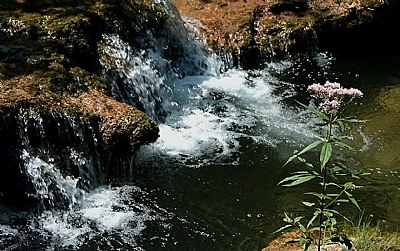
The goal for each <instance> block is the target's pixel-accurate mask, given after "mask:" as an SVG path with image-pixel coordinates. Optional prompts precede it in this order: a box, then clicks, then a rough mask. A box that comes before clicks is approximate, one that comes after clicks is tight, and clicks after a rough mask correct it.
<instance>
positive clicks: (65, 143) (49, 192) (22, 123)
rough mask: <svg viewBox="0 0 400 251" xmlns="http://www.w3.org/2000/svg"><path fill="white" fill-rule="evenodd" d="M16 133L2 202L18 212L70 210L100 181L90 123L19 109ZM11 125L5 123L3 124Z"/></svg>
mask: <svg viewBox="0 0 400 251" xmlns="http://www.w3.org/2000/svg"><path fill="white" fill-rule="evenodd" d="M14 116H15V117H14V118H10V120H14V122H12V123H15V125H16V127H15V128H10V130H12V129H13V130H15V132H10V134H13V135H17V139H16V141H14V142H9V143H10V145H9V147H10V148H12V149H15V151H18V152H19V153H20V154H19V156H18V159H16V160H13V159H10V158H11V156H3V157H4V159H6V160H9V161H11V162H12V163H14V165H15V166H10V167H7V168H6V169H5V170H4V172H5V173H4V176H3V177H7V179H8V180H4V183H5V184H8V185H5V188H4V189H7V186H9V187H14V188H15V190H14V191H13V193H10V192H9V191H6V190H5V191H1V192H2V194H3V198H2V200H4V202H5V203H6V204H11V205H14V206H17V207H20V208H21V209H28V208H34V209H35V210H38V211H42V210H44V209H51V208H70V207H71V206H73V205H74V203H75V202H76V200H77V199H78V198H79V197H81V195H82V193H84V191H87V190H89V189H91V188H93V187H96V186H98V184H99V182H101V173H102V172H101V170H100V169H101V165H100V158H99V154H100V152H99V150H100V149H98V146H97V141H98V132H97V131H96V129H95V128H94V127H92V125H91V122H90V121H89V120H88V121H85V120H81V119H80V118H79V117H77V116H76V117H72V116H69V115H67V114H63V113H61V112H58V111H52V110H50V111H49V110H41V111H38V110H35V109H34V108H28V109H20V110H19V111H17V112H16V113H15V115H14ZM8 123H10V121H8Z"/></svg>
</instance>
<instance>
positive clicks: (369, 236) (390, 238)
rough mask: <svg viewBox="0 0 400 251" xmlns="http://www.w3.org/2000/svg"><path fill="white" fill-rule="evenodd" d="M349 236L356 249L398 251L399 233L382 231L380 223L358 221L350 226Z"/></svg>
mask: <svg viewBox="0 0 400 251" xmlns="http://www.w3.org/2000/svg"><path fill="white" fill-rule="evenodd" d="M351 231H352V233H351V236H354V238H353V243H354V246H355V247H357V251H399V250H400V233H397V232H385V231H382V229H381V227H380V224H379V223H378V224H376V225H372V224H371V221H366V222H361V221H360V222H359V224H358V226H356V227H354V228H352V230H351Z"/></svg>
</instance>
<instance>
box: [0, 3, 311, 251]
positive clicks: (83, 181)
mask: <svg viewBox="0 0 400 251" xmlns="http://www.w3.org/2000/svg"><path fill="white" fill-rule="evenodd" d="M155 4H160V5H163V6H165V7H166V8H167V10H168V12H169V15H168V17H169V18H168V19H167V21H166V25H165V26H164V27H165V30H162V31H158V32H159V33H157V34H155V33H152V32H150V31H149V32H148V33H146V34H143V36H142V37H141V38H140V41H141V43H142V46H141V47H135V46H133V44H132V41H129V39H127V38H124V37H123V36H120V35H119V34H117V33H112V32H109V33H108V32H107V33H104V34H103V35H102V37H101V40H100V41H99V43H98V53H99V60H100V63H101V66H102V77H103V78H104V79H106V80H107V81H110V83H111V95H112V96H113V97H114V98H115V99H117V100H118V101H121V102H124V103H127V104H130V105H134V106H136V107H138V108H139V109H141V110H142V111H144V112H145V113H146V114H147V115H148V116H150V117H151V118H152V119H154V120H155V121H157V122H158V126H159V128H160V138H159V140H158V141H157V142H155V143H153V144H150V145H146V146H143V147H141V149H140V150H139V151H138V152H137V153H136V154H135V155H134V156H127V159H128V160H129V161H128V162H130V163H129V164H130V166H129V167H128V168H126V167H124V168H126V169H129V170H128V171H127V172H126V173H124V175H122V176H124V177H123V180H122V181H120V182H119V183H113V182H112V181H111V180H109V176H107V171H109V170H105V169H106V167H105V163H104V160H103V159H102V157H104V156H102V155H105V154H106V153H104V152H102V151H101V150H100V149H99V145H98V142H99V141H100V140H101V139H100V137H99V128H98V125H97V124H96V122H95V121H91V119H90V118H88V119H84V118H81V117H80V116H79V115H74V116H72V115H68V114H64V113H62V112H60V111H55V110H51V109H48V110H45V111H37V110H34V109H27V110H21V111H18V112H15V117H14V118H13V119H14V120H13V123H15V125H16V127H17V130H18V137H17V139H18V140H17V141H18V142H14V143H13V146H12V147H13V148H15V149H17V150H18V151H19V159H18V160H13V161H15V162H17V166H18V168H19V169H18V172H19V174H18V175H15V176H17V178H16V180H17V181H18V182H21V184H20V185H21V187H24V188H25V190H24V191H20V194H22V193H27V194H28V198H29V200H30V201H20V203H19V205H23V204H30V205H35V208H33V209H32V208H30V207H29V206H27V207H25V208H23V209H26V210H31V211H34V212H35V213H36V214H35V215H31V214H29V215H28V216H27V215H22V216H21V215H19V214H18V215H17V216H15V218H16V219H18V220H20V221H21V222H23V226H24V227H20V225H18V224H16V227H15V228H14V227H13V226H12V221H13V220H14V218H13V217H14V214H13V213H9V212H7V214H8V215H12V216H13V217H9V218H5V219H0V238H1V237H2V231H4V232H5V233H6V234H9V236H11V237H12V238H10V241H9V242H10V243H8V242H7V243H6V242H2V240H1V239H0V241H1V242H0V248H2V247H5V248H6V249H7V248H9V247H14V246H16V247H18V248H20V249H23V250H24V249H32V250H43V249H46V250H92V249H94V246H96V247H97V248H96V249H102V250H115V249H121V250H127V249H129V250H146V249H147V248H142V246H146V245H147V247H153V245H158V247H160V246H161V247H166V246H167V247H169V248H171V247H174V246H175V245H177V244H180V243H178V241H175V240H174V238H178V237H174V236H172V235H171V231H172V230H171V229H174V231H176V232H182V233H189V235H191V236H200V237H201V238H209V237H213V238H215V233H211V232H210V231H208V229H207V227H205V226H204V225H202V223H201V222H198V221H194V222H193V219H188V218H187V217H186V216H182V215H178V214H177V213H175V212H174V210H173V209H171V208H164V207H163V206H160V205H159V203H160V202H159V200H160V198H159V197H157V196H154V195H153V193H154V191H155V190H157V189H153V190H152V189H150V188H149V189H142V188H141V187H140V182H138V181H137V180H136V179H139V178H138V177H137V176H139V177H140V175H145V174H142V173H140V172H137V173H135V172H134V170H131V169H132V168H133V167H134V166H135V167H139V168H142V170H151V169H146V167H147V166H146V165H147V163H150V164H149V165H150V166H154V165H157V166H158V167H159V168H160V169H162V168H166V169H167V168H168V167H169V165H170V164H171V165H172V168H173V167H174V166H173V165H178V166H185V167H190V168H191V167H193V166H195V167H203V166H209V165H212V164H215V165H220V166H224V165H226V166H229V165H233V166H235V165H238V164H239V162H240V157H239V156H240V151H241V149H242V148H244V147H248V145H251V144H255V145H265V146H267V147H269V148H274V149H275V148H277V149H279V148H280V147H282V149H285V145H288V144H289V145H290V144H294V143H297V142H298V138H299V137H302V138H303V139H307V137H309V134H308V132H307V126H306V125H305V124H304V123H299V120H298V112H297V111H295V110H291V109H288V108H287V107H286V106H285V105H284V102H285V99H288V98H290V97H293V96H294V95H295V94H296V91H295V90H294V86H293V84H291V83H287V82H284V81H281V80H279V79H278V78H277V77H276V76H275V75H274V74H273V71H281V70H285V69H287V68H289V67H290V66H291V63H290V62H287V61H285V62H281V63H271V64H268V65H266V66H265V69H263V70H258V71H245V70H242V69H234V68H232V66H233V63H232V60H233V59H232V57H231V56H230V55H229V54H227V53H225V54H223V55H222V56H221V57H219V56H217V55H216V54H215V53H213V52H212V51H211V49H210V48H208V47H207V45H206V44H205V43H204V41H203V40H202V37H201V34H200V33H199V32H198V30H197V27H196V25H197V23H196V22H194V21H193V20H188V19H182V18H181V17H180V16H179V14H178V12H177V11H176V9H175V8H174V7H173V6H171V5H170V3H169V2H156V3H155ZM143 38H146V40H143V41H142V39H143ZM96 125H97V126H96ZM163 164H167V165H166V166H163ZM107 168H111V169H113V168H114V169H116V170H113V171H114V172H119V170H121V169H119V170H118V167H115V166H112V167H107ZM9 169H10V172H11V171H14V170H12V168H9ZM143 172H144V173H145V171H143ZM135 175H136V176H135ZM151 176H152V175H151V174H150V175H149V177H146V178H145V180H147V179H151ZM9 182H10V183H11V182H14V181H9ZM135 182H136V183H135ZM132 184H133V185H132ZM138 184H139V185H138ZM157 192H159V191H157ZM165 193H166V194H165V195H166V196H168V194H167V192H165ZM23 198H24V197H23V196H22V195H21V196H20V198H8V199H9V200H15V201H18V200H21V199H23ZM15 201H14V202H15ZM17 204H18V203H17ZM0 209H2V208H1V207H0ZM188 214H189V213H188ZM12 218H13V219H12ZM9 228H11V229H9ZM18 236H20V237H18ZM14 237H15V238H14ZM17 237H18V238H17ZM185 238H187V236H186V235H185ZM210 239H212V238H210ZM188 241H189V242H190V238H189V239H188ZM181 242H182V241H181ZM143 243H144V244H143ZM32 247H35V248H32Z"/></svg>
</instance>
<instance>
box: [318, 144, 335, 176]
mask: <svg viewBox="0 0 400 251" xmlns="http://www.w3.org/2000/svg"><path fill="white" fill-rule="evenodd" d="M331 155H332V144H331V143H329V142H328V143H325V144H324V145H323V146H322V149H321V154H320V156H319V160H320V162H321V171H322V170H323V169H324V167H325V165H326V163H328V161H329V159H330V158H331Z"/></svg>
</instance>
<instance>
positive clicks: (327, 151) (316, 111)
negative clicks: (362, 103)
mask: <svg viewBox="0 0 400 251" xmlns="http://www.w3.org/2000/svg"><path fill="white" fill-rule="evenodd" d="M308 91H309V92H311V93H312V94H313V95H314V96H315V97H316V98H317V99H318V101H320V105H319V106H318V107H310V106H305V105H303V106H304V107H305V108H307V109H308V110H309V111H311V113H312V114H313V115H314V117H313V121H314V122H315V124H316V131H315V135H316V140H315V141H314V142H312V143H311V144H309V145H308V146H306V147H305V148H304V149H302V150H301V151H300V152H295V153H294V155H293V156H292V157H290V158H289V159H288V161H287V162H286V163H285V165H287V164H288V163H290V162H292V161H294V160H298V161H299V162H300V163H301V164H302V165H303V166H304V167H305V168H304V169H303V170H301V171H296V172H294V173H292V174H291V176H289V177H286V178H285V179H283V180H282V181H281V182H279V184H278V185H282V186H285V187H293V186H297V185H300V184H303V183H306V182H309V181H317V183H318V184H319V192H315V191H310V192H307V193H305V195H306V196H308V197H310V199H308V200H307V201H302V203H303V205H304V206H306V207H309V208H310V209H312V210H313V214H312V216H310V217H309V218H307V217H306V216H295V217H291V216H289V215H288V214H287V213H285V218H284V221H285V222H286V223H287V224H286V225H285V226H283V227H282V228H280V229H279V230H277V231H276V232H280V231H282V230H284V229H287V228H293V227H296V228H298V229H299V230H300V232H301V237H300V238H299V239H296V240H294V241H297V242H300V243H302V244H303V251H312V250H314V249H313V247H314V246H315V245H316V246H317V249H318V251H320V250H321V247H322V246H323V245H325V244H329V243H341V244H344V245H345V246H347V248H348V249H350V248H352V243H351V241H350V240H349V239H348V238H347V236H346V235H344V234H342V233H341V232H340V231H339V229H338V222H339V221H338V216H339V217H341V218H343V219H345V220H348V219H347V218H346V217H345V216H344V215H343V214H342V213H341V212H340V211H339V209H337V205H338V204H340V203H352V204H354V205H355V206H356V207H357V208H358V209H360V207H359V205H358V203H357V201H356V199H355V198H354V197H353V195H352V192H353V191H354V190H355V189H356V188H357V187H358V186H356V185H355V184H354V183H353V181H351V180H350V181H349V180H348V179H349V178H350V179H355V178H359V175H360V173H358V174H357V173H355V172H354V171H352V170H350V169H349V168H348V167H346V166H344V165H342V164H338V163H333V161H332V160H331V159H332V153H333V150H334V149H345V150H353V148H352V147H350V146H349V145H347V144H346V143H344V142H343V136H342V135H341V133H342V132H343V131H344V130H345V129H346V125H347V124H349V123H358V122H362V121H360V120H357V119H354V118H350V117H343V116H340V113H339V112H340V110H341V108H342V106H343V105H344V104H345V101H347V102H351V101H352V100H353V99H354V98H359V97H362V96H363V93H362V92H361V91H360V90H358V89H354V88H350V89H347V88H343V87H342V86H341V85H340V84H339V83H331V82H329V81H327V82H326V83H325V84H324V85H320V84H313V85H311V86H309V87H308ZM315 149H319V162H318V164H313V163H311V162H309V161H308V160H306V159H305V158H304V157H303V155H305V154H306V153H309V152H311V150H315ZM346 178H347V180H346ZM343 180H346V181H344V182H343Z"/></svg>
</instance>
